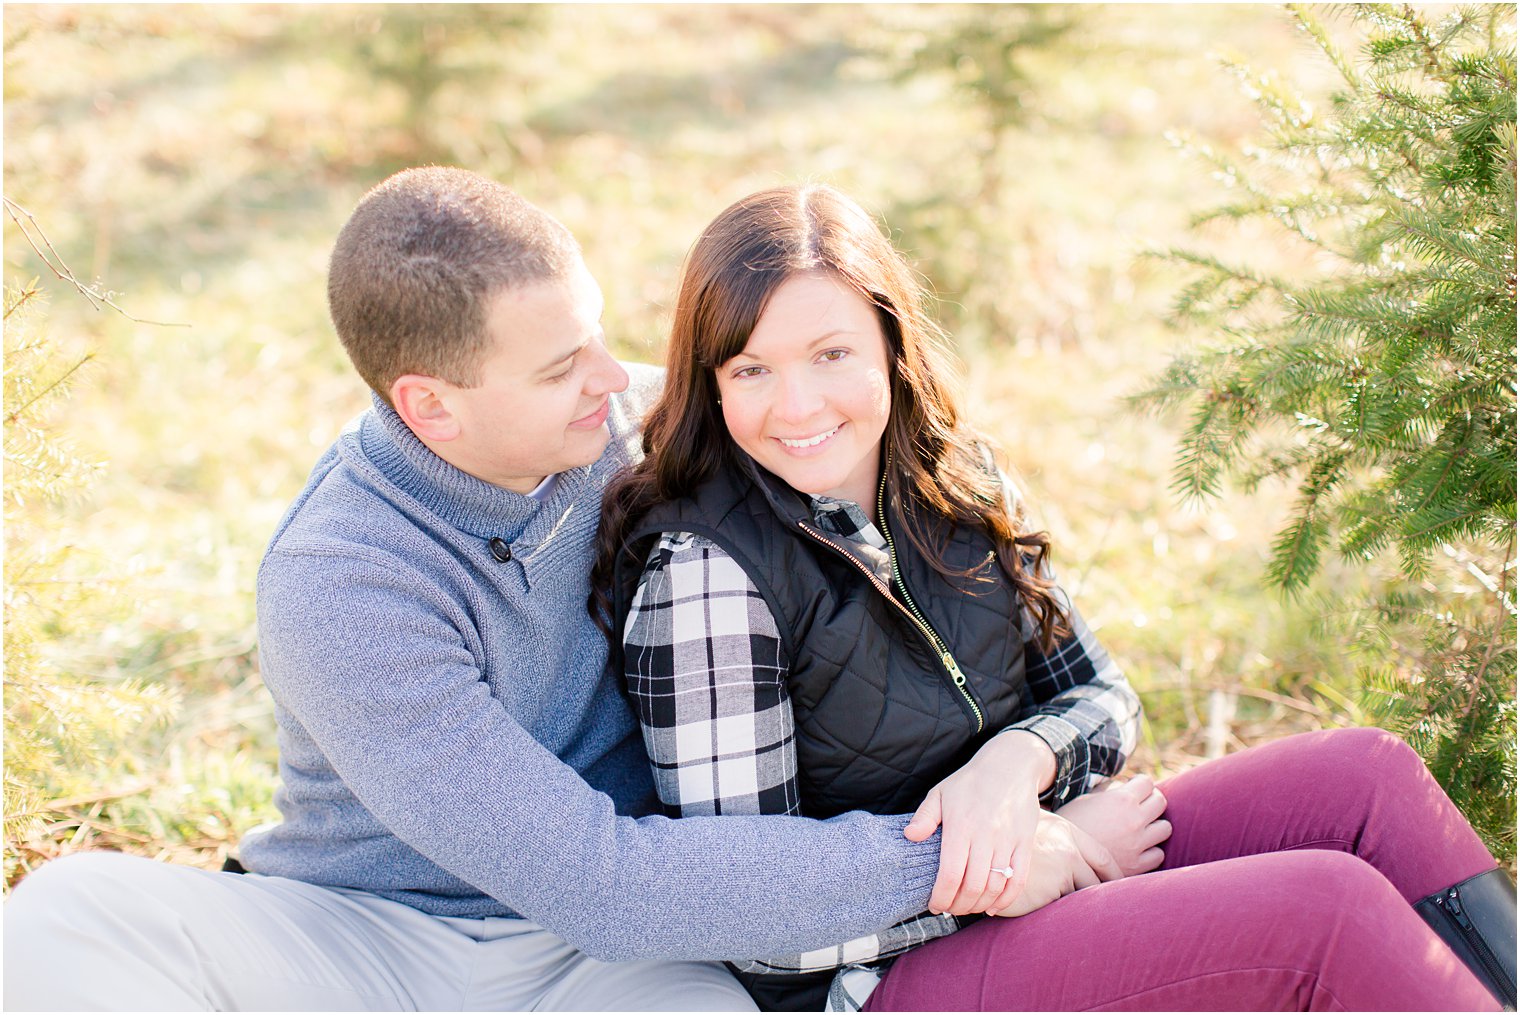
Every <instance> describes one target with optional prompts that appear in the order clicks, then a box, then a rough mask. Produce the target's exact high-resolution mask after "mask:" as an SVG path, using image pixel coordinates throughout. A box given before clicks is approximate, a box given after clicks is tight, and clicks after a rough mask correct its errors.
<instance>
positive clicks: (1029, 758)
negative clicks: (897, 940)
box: [903, 730, 1055, 916]
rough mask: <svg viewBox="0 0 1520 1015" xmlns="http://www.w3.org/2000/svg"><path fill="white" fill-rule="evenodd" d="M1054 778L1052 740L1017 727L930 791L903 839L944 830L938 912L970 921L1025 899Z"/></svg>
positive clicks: (934, 904) (934, 906) (935, 895)
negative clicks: (1043, 794)
mask: <svg viewBox="0 0 1520 1015" xmlns="http://www.w3.org/2000/svg"><path fill="white" fill-rule="evenodd" d="M1054 777H1055V755H1054V754H1052V753H1051V750H1050V748H1049V747H1048V746H1046V744H1045V741H1044V740H1042V739H1040V737H1038V736H1036V735H1034V734H1032V733H1026V732H1024V731H1022V730H1010V731H1008V732H1005V733H1000V734H998V735H997V736H995V737H993V738H992V739H991V740H989V741H987V743H985V744H983V745H982V749H981V750H979V751H977V753H976V755H975V756H974V757H973V758H972V759H971V760H970V761H968V762H966V764H965V765H963V766H962V767H961V768H960V769H959V770H957V771H956V772H954V773H953V774H951V775H950V776H948V777H947V778H945V779H944V780H943V781H942V782H940V783H939V785H937V786H935V787H934V788H933V789H931V790H930V791H929V795H928V796H926V797H925V798H924V802H923V803H922V804H921V805H919V808H918V811H917V813H915V814H914V815H913V820H912V821H910V822H909V823H908V827H907V828H906V829H904V830H903V834H904V835H906V836H907V837H908V839H909V840H911V841H913V842H922V841H924V840H925V839H927V838H928V837H929V836H931V835H933V834H934V829H935V828H937V827H939V826H940V825H941V824H943V825H944V833H943V834H942V835H941V837H940V847H939V877H938V878H937V879H936V880H935V882H934V891H933V892H932V893H931V894H930V896H929V909H930V910H931V911H933V912H936V913H951V914H954V915H956V916H964V915H966V914H967V913H981V912H984V911H986V910H987V908H988V907H989V906H991V905H992V904H993V903H994V902H995V901H996V900H997V899H999V898H1000V897H1003V896H1007V898H1008V900H1009V901H1010V902H1011V901H1012V900H1013V899H1014V898H1016V897H1017V896H1018V893H1019V890H1020V889H1022V888H1023V885H1024V879H1025V877H1026V876H1027V874H1028V872H1029V864H1030V859H1031V857H1032V854H1033V846H1034V840H1035V828H1036V825H1037V823H1038V821H1039V820H1040V814H1041V811H1040V803H1039V795H1040V791H1041V790H1043V789H1044V788H1045V787H1046V786H1048V785H1049V784H1050V781H1051V780H1052V779H1053V778H1054ZM995 867H1006V868H1011V869H1012V870H1013V875H1012V876H1011V877H1005V876H1004V875H1002V874H1000V873H998V872H996V871H994V870H993V868H995Z"/></svg>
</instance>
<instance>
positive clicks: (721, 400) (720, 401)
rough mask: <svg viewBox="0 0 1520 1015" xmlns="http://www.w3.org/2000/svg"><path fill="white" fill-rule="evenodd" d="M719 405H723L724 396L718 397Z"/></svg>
mask: <svg viewBox="0 0 1520 1015" xmlns="http://www.w3.org/2000/svg"><path fill="white" fill-rule="evenodd" d="M718 404H719V405H722V404H723V396H722V395H719V396H718Z"/></svg>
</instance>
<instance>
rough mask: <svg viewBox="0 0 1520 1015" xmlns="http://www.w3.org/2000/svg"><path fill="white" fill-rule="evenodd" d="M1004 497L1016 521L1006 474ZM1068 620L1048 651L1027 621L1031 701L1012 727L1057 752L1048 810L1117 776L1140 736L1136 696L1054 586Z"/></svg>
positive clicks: (1016, 497)
mask: <svg viewBox="0 0 1520 1015" xmlns="http://www.w3.org/2000/svg"><path fill="white" fill-rule="evenodd" d="M1002 480H1003V498H1004V501H1005V503H1006V504H1007V507H1008V511H1009V512H1010V513H1011V514H1013V515H1014V516H1015V517H1018V516H1019V515H1020V514H1021V513H1022V507H1023V497H1022V495H1021V494H1020V492H1019V489H1018V487H1017V486H1015V485H1014V483H1013V481H1012V480H1011V479H1009V478H1008V477H1007V476H1006V475H1004V476H1003V477H1002ZM1053 591H1054V592H1055V595H1056V598H1057V600H1058V601H1059V602H1060V604H1061V606H1062V608H1063V609H1064V610H1065V612H1066V615H1067V617H1068V618H1069V619H1070V621H1071V636H1070V637H1068V638H1066V639H1065V640H1063V641H1061V642H1059V643H1058V644H1057V645H1056V646H1055V647H1054V648H1053V649H1052V650H1051V651H1050V652H1049V653H1048V654H1047V653H1045V652H1043V651H1042V650H1041V649H1040V645H1039V641H1038V639H1036V638H1034V637H1032V634H1033V628H1034V624H1033V622H1032V621H1031V620H1030V619H1029V618H1027V617H1026V618H1025V638H1026V640H1025V645H1024V664H1025V671H1024V672H1025V679H1026V680H1027V681H1028V685H1029V693H1030V701H1029V703H1028V704H1027V705H1026V707H1025V708H1024V709H1023V711H1022V713H1021V715H1020V716H1019V718H1018V720H1017V721H1015V722H1014V723H1013V724H1011V725H1010V726H1008V727H1007V728H1008V729H1011V730H1015V729H1016V730H1028V731H1029V732H1030V733H1033V734H1035V735H1036V736H1038V737H1039V738H1040V739H1041V740H1044V741H1045V743H1046V744H1048V745H1049V746H1050V749H1051V750H1052V751H1053V752H1055V756H1056V777H1055V780H1054V781H1053V782H1052V783H1051V785H1050V788H1049V789H1047V790H1046V791H1045V792H1044V793H1042V794H1041V795H1040V802H1041V803H1043V804H1045V805H1046V806H1048V807H1050V808H1052V809H1054V808H1056V807H1060V806H1061V805H1062V804H1064V803H1066V802H1067V801H1069V800H1071V799H1072V798H1074V797H1077V796H1080V795H1081V794H1082V793H1085V792H1087V790H1089V789H1091V788H1092V787H1093V786H1094V785H1096V784H1097V783H1098V782H1100V781H1101V780H1102V779H1104V778H1105V777H1107V776H1111V775H1116V774H1117V773H1118V772H1119V770H1120V769H1122V768H1123V767H1124V762H1125V760H1126V759H1127V758H1128V757H1129V756H1130V754H1132V753H1133V752H1134V750H1135V743H1136V741H1137V740H1138V739H1139V735H1140V697H1139V695H1137V694H1135V691H1134V688H1132V687H1130V685H1129V681H1128V680H1126V679H1125V677H1124V674H1123V673H1122V672H1120V670H1119V667H1118V666H1117V665H1115V663H1114V661H1113V659H1112V658H1111V657H1110V656H1109V654H1108V652H1107V651H1105V650H1104V648H1103V646H1102V645H1100V644H1098V639H1097V638H1096V637H1094V636H1093V633H1092V631H1091V630H1090V629H1089V628H1088V626H1087V622H1086V621H1084V620H1083V619H1082V615H1081V614H1080V613H1078V612H1077V609H1076V607H1075V606H1073V605H1072V602H1071V597H1070V596H1068V595H1067V594H1066V590H1065V589H1063V588H1061V587H1060V586H1059V585H1058V586H1056V587H1055V589H1054V590H1053Z"/></svg>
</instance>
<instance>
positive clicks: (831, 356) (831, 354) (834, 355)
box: [818, 349, 850, 363]
mask: <svg viewBox="0 0 1520 1015" xmlns="http://www.w3.org/2000/svg"><path fill="white" fill-rule="evenodd" d="M849 354H850V350H848V349H829V350H828V351H827V352H824V353H823V354H821V355H820V356H819V357H818V358H819V359H821V360H823V361H824V362H825V363H838V362H839V361H840V360H842V359H844V358H845V357H846V356H848V355H849Z"/></svg>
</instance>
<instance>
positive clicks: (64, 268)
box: [3, 197, 190, 328]
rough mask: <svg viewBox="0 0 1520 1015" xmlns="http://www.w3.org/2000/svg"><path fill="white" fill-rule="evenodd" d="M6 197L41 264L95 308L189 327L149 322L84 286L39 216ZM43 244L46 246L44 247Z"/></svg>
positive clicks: (8, 210)
mask: <svg viewBox="0 0 1520 1015" xmlns="http://www.w3.org/2000/svg"><path fill="white" fill-rule="evenodd" d="M3 200H4V201H5V211H6V214H8V215H9V216H10V217H11V221H12V222H14V223H16V228H18V229H20V230H21V236H22V238H23V239H25V240H26V242H27V245H28V246H30V247H31V248H32V250H34V251H36V253H37V256H38V257H40V258H42V263H43V264H45V265H47V267H48V270H49V271H51V272H52V273H53V274H54V275H56V276H58V278H59V279H61V280H62V281H64V282H67V283H68V284H69V285H71V286H73V287H74V288H75V289H77V290H79V294H80V295H81V296H83V297H84V298H85V299H87V300H89V301H90V306H92V307H94V308H95V309H96V310H99V309H100V308H101V306H102V305H105V306H108V307H110V308H111V309H112V310H114V311H116V312H117V313H118V314H120V315H121V316H123V317H125V318H126V319H127V320H129V321H132V322H133V323H135V324H153V325H157V326H158V327H160V328H188V327H190V325H188V324H183V323H180V322H177V321H149V320H145V319H144V318H141V317H133V316H132V315H131V314H129V313H127V312H126V311H125V310H123V309H122V308H121V307H120V306H118V305H117V304H116V302H115V301H113V300H112V299H111V297H110V296H109V295H107V294H106V293H103V292H101V291H100V290H99V289H98V288H96V287H95V286H93V285H85V284H84V283H83V282H81V281H79V278H78V276H76V275H75V274H74V273H73V272H72V271H70V270H69V266H68V265H67V264H65V263H64V262H63V256H62V255H61V254H59V253H58V251H57V249H56V248H54V246H53V243H52V241H51V240H49V239H48V238H47V234H46V233H44V232H43V231H42V227H41V226H40V225H38V224H37V218H36V216H34V215H33V214H32V213H31V212H29V211H27V210H26V209H25V208H23V207H21V205H19V204H17V203H16V202H15V201H12V200H11V199H10V198H8V197H6V198H3ZM22 216H25V217H26V222H23V221H21V218H22ZM28 223H30V227H28ZM34 232H35V233H36V236H33V235H32V234H33V233H34ZM39 241H40V242H39ZM44 247H46V248H47V249H46V250H44V249H43V248H44Z"/></svg>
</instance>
